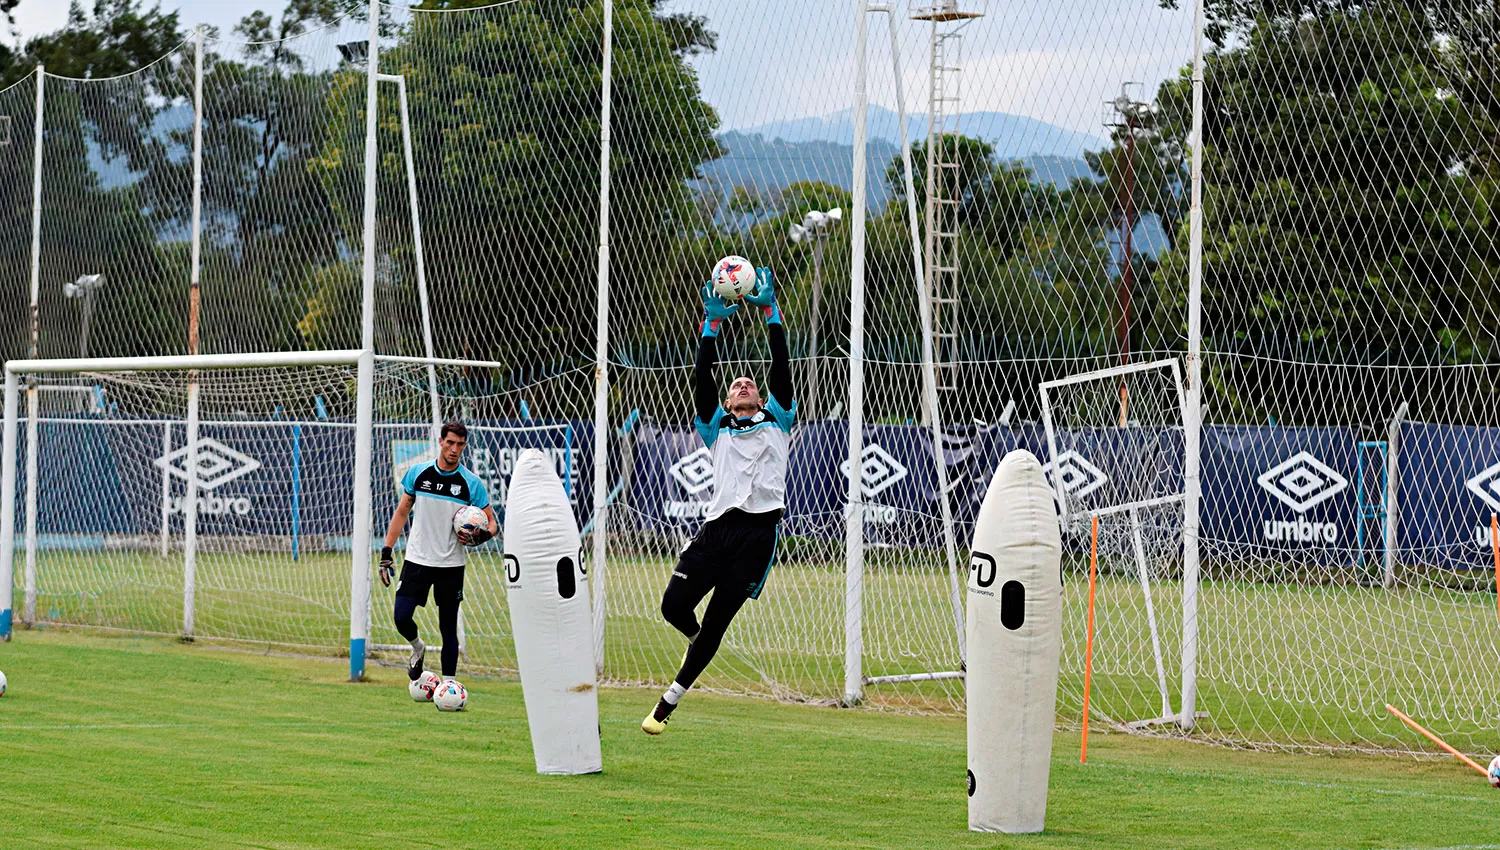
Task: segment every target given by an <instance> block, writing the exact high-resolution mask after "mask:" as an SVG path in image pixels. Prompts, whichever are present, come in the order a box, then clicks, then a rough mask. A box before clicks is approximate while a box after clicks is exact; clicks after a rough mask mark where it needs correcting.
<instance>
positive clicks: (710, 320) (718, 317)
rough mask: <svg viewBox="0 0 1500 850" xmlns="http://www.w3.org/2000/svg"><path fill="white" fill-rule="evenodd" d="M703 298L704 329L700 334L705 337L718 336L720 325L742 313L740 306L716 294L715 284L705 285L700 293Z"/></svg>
mask: <svg viewBox="0 0 1500 850" xmlns="http://www.w3.org/2000/svg"><path fill="white" fill-rule="evenodd" d="M698 294H699V295H700V296H701V297H702V298H703V327H702V328H701V329H700V332H701V333H702V335H703V336H718V335H719V323H720V322H722V321H724V320H725V319H727V318H729V317H730V316H733V315H734V314H735V313H738V312H739V311H740V305H738V304H730V303H729V302H728V301H725V300H724V298H723V296H721V295H719V294H718V293H717V292H714V287H713V284H711V283H705V284H703V289H702V290H701V291H700V292H699V293H698Z"/></svg>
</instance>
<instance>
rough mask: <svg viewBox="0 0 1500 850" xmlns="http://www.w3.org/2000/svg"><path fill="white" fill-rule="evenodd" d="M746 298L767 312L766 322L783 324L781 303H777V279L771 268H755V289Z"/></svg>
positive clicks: (764, 312) (763, 311)
mask: <svg viewBox="0 0 1500 850" xmlns="http://www.w3.org/2000/svg"><path fill="white" fill-rule="evenodd" d="M745 300H746V301H748V302H750V303H751V304H754V305H755V306H757V307H759V308H760V311H761V312H762V313H763V314H765V317H766V324H768V325H779V324H781V305H779V304H777V303H776V279H775V278H774V277H773V276H772V275H771V270H770V269H767V268H759V269H756V270H755V291H754V292H752V293H750V294H749V295H746V296H745Z"/></svg>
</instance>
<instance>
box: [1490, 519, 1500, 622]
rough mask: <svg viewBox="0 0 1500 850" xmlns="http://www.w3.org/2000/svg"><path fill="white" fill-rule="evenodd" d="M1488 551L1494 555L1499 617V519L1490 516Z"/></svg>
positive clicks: (1496, 605)
mask: <svg viewBox="0 0 1500 850" xmlns="http://www.w3.org/2000/svg"><path fill="white" fill-rule="evenodd" d="M1490 549H1491V550H1493V551H1494V553H1495V613H1496V614H1497V615H1500V517H1497V516H1495V515H1494V514H1490Z"/></svg>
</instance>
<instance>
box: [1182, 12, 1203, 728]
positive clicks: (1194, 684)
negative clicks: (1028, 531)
mask: <svg viewBox="0 0 1500 850" xmlns="http://www.w3.org/2000/svg"><path fill="white" fill-rule="evenodd" d="M1203 3H1204V0H1195V2H1194V9H1193V119H1192V120H1193V131H1192V137H1191V140H1190V145H1191V151H1192V178H1191V179H1192V201H1191V206H1190V207H1189V211H1188V217H1189V237H1188V238H1189V241H1188V339H1187V348H1188V350H1187V393H1186V399H1185V409H1184V411H1183V440H1184V443H1185V446H1184V453H1185V457H1184V462H1183V472H1182V478H1183V482H1182V483H1183V506H1182V695H1181V697H1180V699H1181V703H1180V706H1181V715H1180V717H1179V719H1178V724H1179V725H1180V726H1181V727H1182V728H1183V729H1192V728H1193V724H1194V718H1195V717H1196V713H1195V712H1196V711H1197V694H1198V567H1199V562H1198V558H1199V551H1198V512H1199V509H1200V505H1201V501H1202V494H1203V485H1202V483H1201V482H1200V481H1199V459H1200V454H1201V451H1202V431H1203V26H1204V14H1203Z"/></svg>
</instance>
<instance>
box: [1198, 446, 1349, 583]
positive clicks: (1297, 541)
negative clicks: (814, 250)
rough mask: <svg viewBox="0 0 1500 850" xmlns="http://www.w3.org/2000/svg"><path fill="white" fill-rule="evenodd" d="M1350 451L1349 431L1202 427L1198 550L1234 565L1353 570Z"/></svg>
mask: <svg viewBox="0 0 1500 850" xmlns="http://www.w3.org/2000/svg"><path fill="white" fill-rule="evenodd" d="M1357 450H1358V437H1357V435H1356V433H1355V432H1354V431H1353V430H1352V429H1349V428H1281V427H1255V426H1214V427H1205V428H1204V429H1203V453H1202V458H1203V464H1202V482H1203V484H1202V486H1203V505H1202V512H1201V514H1200V516H1201V529H1202V531H1201V535H1202V538H1203V539H1204V541H1205V543H1206V544H1207V546H1206V547H1205V548H1206V549H1207V550H1211V551H1212V552H1214V553H1215V554H1217V556H1219V557H1225V558H1231V559H1235V560H1243V559H1247V558H1274V559H1276V560H1277V561H1286V560H1288V559H1290V560H1293V561H1301V562H1310V563H1316V564H1322V565H1334V564H1353V563H1354V562H1355V561H1356V560H1357V559H1358V550H1357V548H1356V544H1355V538H1356V529H1357V523H1358V511H1357V508H1356V499H1355V496H1356V490H1355V486H1354V485H1355V466H1356V454H1357Z"/></svg>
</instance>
